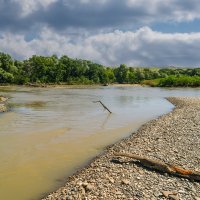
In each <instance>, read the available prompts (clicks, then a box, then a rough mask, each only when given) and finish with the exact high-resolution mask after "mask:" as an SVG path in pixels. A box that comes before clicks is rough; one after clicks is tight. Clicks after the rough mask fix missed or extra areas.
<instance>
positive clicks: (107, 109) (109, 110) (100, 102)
mask: <svg viewBox="0 0 200 200" xmlns="http://www.w3.org/2000/svg"><path fill="white" fill-rule="evenodd" d="M93 103H100V104H101V105H102V106H103V107H104V108H105V109H106V110H107V111H108V112H109V113H110V114H111V113H112V112H111V111H110V110H109V109H108V108H107V107H106V106H105V105H104V104H103V103H102V102H101V101H93Z"/></svg>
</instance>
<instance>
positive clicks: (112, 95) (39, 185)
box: [0, 86, 200, 200]
mask: <svg viewBox="0 0 200 200" xmlns="http://www.w3.org/2000/svg"><path fill="white" fill-rule="evenodd" d="M0 95H4V96H7V97H9V105H10V107H11V110H10V112H8V113H3V114H0V199H3V200H11V199H15V200H34V199H39V198H40V197H42V196H43V195H44V194H45V193H48V192H50V191H53V190H55V189H56V188H58V187H59V186H61V185H62V184H63V181H64V178H66V177H67V176H69V175H70V174H72V173H74V172H75V171H76V170H77V169H78V168H80V167H81V166H83V165H84V164H85V163H86V162H87V161H88V160H89V159H91V158H93V157H94V156H96V155H98V154H99V153H100V152H102V150H103V148H104V147H106V146H107V145H110V144H112V143H114V142H116V141H118V140H120V139H122V138H124V137H127V136H128V135H130V134H131V133H132V132H134V131H136V130H137V129H138V128H139V127H140V126H141V125H142V124H144V123H145V122H147V121H149V120H151V119H153V118H156V117H158V116H159V115H162V114H164V113H167V112H169V111H171V110H172V109H173V106H172V104H170V103H169V102H168V101H167V100H165V99H164V97H167V96H199V95H200V90H199V89H186V88H185V89H178V88H177V89H160V88H148V87H140V86H137V87H120V86H108V87H89V88H68V87H63V88H28V87H0ZM98 100H101V101H102V102H103V103H104V104H105V105H106V106H107V107H108V108H109V109H110V110H111V111H112V112H113V113H112V114H111V115H110V114H109V113H108V112H107V111H105V110H104V109H103V108H102V106H101V105H100V104H97V103H93V101H98Z"/></svg>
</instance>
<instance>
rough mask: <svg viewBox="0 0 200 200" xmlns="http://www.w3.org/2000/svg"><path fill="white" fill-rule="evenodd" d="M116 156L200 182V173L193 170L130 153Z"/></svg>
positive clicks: (116, 154)
mask: <svg viewBox="0 0 200 200" xmlns="http://www.w3.org/2000/svg"><path fill="white" fill-rule="evenodd" d="M114 155H115V156H123V157H128V158H133V159H134V160H139V161H140V163H141V165H143V166H145V167H147V168H150V169H155V170H158V171H161V172H164V173H168V174H171V175H175V176H179V177H183V178H187V179H191V180H195V181H200V172H195V171H192V170H187V169H183V168H181V167H178V166H175V165H171V164H167V163H164V162H161V161H158V160H152V159H149V158H146V157H143V156H138V155H135V154H129V153H117V152H115V153H114Z"/></svg>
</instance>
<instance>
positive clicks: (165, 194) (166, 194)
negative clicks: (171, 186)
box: [162, 191, 177, 198]
mask: <svg viewBox="0 0 200 200" xmlns="http://www.w3.org/2000/svg"><path fill="white" fill-rule="evenodd" d="M162 194H163V195H164V196H165V197H166V198H168V197H169V195H176V194H177V192H172V191H162Z"/></svg>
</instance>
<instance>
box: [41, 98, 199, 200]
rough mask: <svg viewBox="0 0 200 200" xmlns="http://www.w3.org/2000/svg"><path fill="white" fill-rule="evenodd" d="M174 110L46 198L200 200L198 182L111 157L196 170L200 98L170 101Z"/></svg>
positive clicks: (109, 149)
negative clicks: (131, 155) (126, 154)
mask: <svg viewBox="0 0 200 200" xmlns="http://www.w3.org/2000/svg"><path fill="white" fill-rule="evenodd" d="M168 100H169V101H170V102H172V103H173V104H174V105H175V106H176V107H175V109H174V110H173V111H172V112H171V113H169V114H166V115H164V116H161V117H159V118H158V119H155V120H152V121H150V122H148V123H147V124H145V125H143V126H142V127H141V128H140V129H139V130H138V131H137V132H136V133H134V134H132V135H131V136H130V137H129V138H127V139H123V140H122V141H120V142H118V143H117V144H114V145H112V146H111V147H109V148H107V149H106V150H105V152H104V153H103V154H102V155H101V156H99V157H97V158H96V159H95V160H94V161H93V162H91V163H90V164H89V165H88V166H87V167H85V168H84V169H83V170H81V171H79V172H78V173H76V174H75V175H73V176H71V177H69V178H68V179H67V182H66V184H65V186H63V187H61V188H60V189H58V190H57V191H56V192H54V193H51V194H50V195H48V196H47V197H46V198H44V199H45V200H50V199H51V200H54V199H59V200H61V199H63V200H64V199H110V200H112V199H113V200H114V199H137V200H140V199H144V200H148V199H155V200H156V199H164V198H170V195H172V196H173V197H174V198H173V199H182V200H186V199H199V198H200V194H199V191H200V183H199V182H194V181H189V180H187V179H184V178H179V177H175V176H170V175H168V174H164V173H159V172H157V171H153V170H148V169H146V168H143V167H141V166H140V165H139V164H138V162H135V161H133V160H131V159H125V158H119V157H114V156H113V153H114V152H129V153H135V154H137V155H140V156H147V157H149V158H151V159H156V160H160V161H163V162H165V163H171V164H176V165H179V166H181V167H183V168H186V169H191V170H194V171H195V170H196V171H199V170H200V168H199V163H200V160H199V158H200V151H199V146H200V130H199V127H200V98H199V97H196V98H193V97H180V98H179V97H174V98H168Z"/></svg>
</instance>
